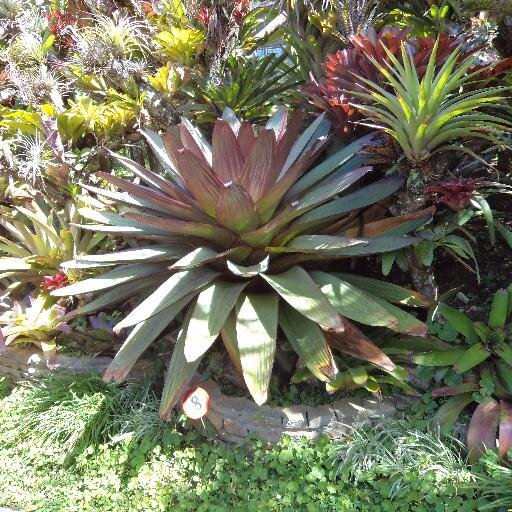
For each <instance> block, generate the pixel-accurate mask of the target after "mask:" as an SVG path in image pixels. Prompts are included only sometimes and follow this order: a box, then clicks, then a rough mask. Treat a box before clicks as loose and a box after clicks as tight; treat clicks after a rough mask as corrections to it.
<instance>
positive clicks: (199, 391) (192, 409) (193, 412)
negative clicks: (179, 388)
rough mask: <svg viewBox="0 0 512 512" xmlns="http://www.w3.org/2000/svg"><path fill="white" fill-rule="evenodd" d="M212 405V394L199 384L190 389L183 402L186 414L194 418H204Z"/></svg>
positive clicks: (182, 406) (182, 405)
mask: <svg viewBox="0 0 512 512" xmlns="http://www.w3.org/2000/svg"><path fill="white" fill-rule="evenodd" d="M209 406H210V395H208V393H207V392H206V390H204V389H203V388H200V387H199V386H198V387H196V388H193V389H192V390H190V391H188V392H187V394H186V395H185V396H184V398H183V401H182V402H181V408H182V410H183V412H184V413H185V415H186V416H187V417H189V418H190V419H192V420H198V419H200V418H202V417H203V416H204V415H205V414H206V413H207V412H208V408H209Z"/></svg>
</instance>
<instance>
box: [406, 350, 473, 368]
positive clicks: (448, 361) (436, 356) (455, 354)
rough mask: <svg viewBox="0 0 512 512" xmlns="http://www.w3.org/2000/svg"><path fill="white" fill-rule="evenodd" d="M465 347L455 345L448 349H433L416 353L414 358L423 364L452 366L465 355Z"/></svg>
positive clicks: (416, 361) (417, 362)
mask: <svg viewBox="0 0 512 512" xmlns="http://www.w3.org/2000/svg"><path fill="white" fill-rule="evenodd" d="M465 352H466V349H465V348H464V347H454V348H450V349H448V350H432V351H430V352H424V353H423V354H415V355H413V357H412V360H413V362H414V363H415V364H420V365H422V366H452V365H454V364H456V363H457V361H458V360H459V359H460V358H461V357H462V356H463V355H464V353H465Z"/></svg>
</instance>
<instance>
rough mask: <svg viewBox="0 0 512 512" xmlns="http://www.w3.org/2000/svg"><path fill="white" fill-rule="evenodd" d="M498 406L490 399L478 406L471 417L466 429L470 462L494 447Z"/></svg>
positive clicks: (498, 412) (498, 414) (498, 413)
mask: <svg viewBox="0 0 512 512" xmlns="http://www.w3.org/2000/svg"><path fill="white" fill-rule="evenodd" d="M499 416H500V406H499V404H498V402H496V400H493V399H492V398H488V399H486V400H485V401H484V402H482V403H481V404H479V405H478V407H477V408H476V409H475V412H474V413H473V416H472V417H471V421H470V422H469V429H468V451H469V457H468V460H469V461H470V462H476V461H477V460H478V459H479V457H480V455H481V454H482V453H484V452H485V450H488V449H491V450H492V449H493V448H495V447H496V430H497V428H498V420H499Z"/></svg>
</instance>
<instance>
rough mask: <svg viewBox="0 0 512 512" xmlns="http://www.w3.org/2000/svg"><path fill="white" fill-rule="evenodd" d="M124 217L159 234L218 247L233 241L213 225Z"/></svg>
mask: <svg viewBox="0 0 512 512" xmlns="http://www.w3.org/2000/svg"><path fill="white" fill-rule="evenodd" d="M125 215H126V217H128V218H130V219H134V220H135V221H137V222H139V223H140V224H141V225H142V226H144V225H146V226H150V227H153V228H155V229H156V231H157V232H158V233H159V234H161V233H162V234H166V233H167V234H168V233H172V234H175V235H190V236H197V237H199V238H204V239H205V240H211V241H212V242H217V243H219V244H220V245H223V246H226V245H231V243H232V242H233V241H234V240H235V237H234V235H233V234H232V233H230V232H229V231H227V230H226V229H224V228H221V227H220V226H214V225H213V224H201V223H199V222H186V221H181V220H175V219H170V218H161V217H150V216H149V215H141V214H139V213H133V212H126V213H125Z"/></svg>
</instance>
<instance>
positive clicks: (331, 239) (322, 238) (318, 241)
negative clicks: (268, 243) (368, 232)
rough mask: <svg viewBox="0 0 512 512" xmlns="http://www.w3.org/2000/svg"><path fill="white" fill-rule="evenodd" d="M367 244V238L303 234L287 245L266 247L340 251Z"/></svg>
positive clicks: (308, 250)
mask: <svg viewBox="0 0 512 512" xmlns="http://www.w3.org/2000/svg"><path fill="white" fill-rule="evenodd" d="M367 244H368V242H367V241H366V240H359V239H357V238H345V237H343V236H330V235H301V236H298V237H297V238H295V239H294V240H293V241H292V242H291V243H289V244H288V245H286V246H282V247H265V250H266V251H268V252H271V253H286V252H301V253H309V252H311V253H317V252H319V251H339V250H342V249H344V248H346V247H353V246H365V245H367Z"/></svg>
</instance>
